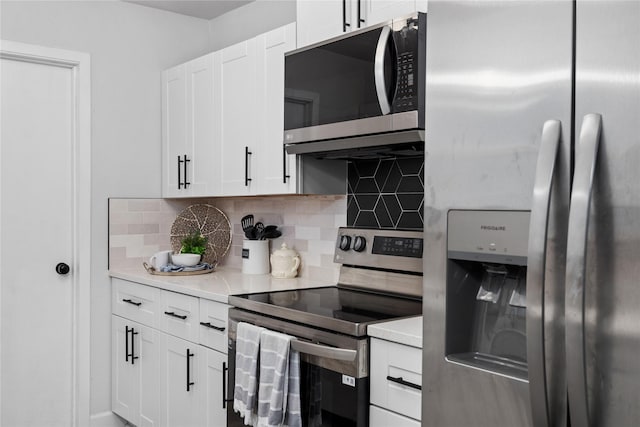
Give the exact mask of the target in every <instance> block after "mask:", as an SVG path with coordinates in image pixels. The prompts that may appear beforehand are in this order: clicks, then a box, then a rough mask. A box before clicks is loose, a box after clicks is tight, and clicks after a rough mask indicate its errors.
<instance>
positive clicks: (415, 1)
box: [296, 0, 427, 47]
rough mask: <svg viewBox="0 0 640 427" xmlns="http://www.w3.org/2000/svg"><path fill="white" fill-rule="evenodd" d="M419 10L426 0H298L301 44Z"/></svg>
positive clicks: (422, 8)
mask: <svg viewBox="0 0 640 427" xmlns="http://www.w3.org/2000/svg"><path fill="white" fill-rule="evenodd" d="M416 11H419V12H426V11H427V0H298V1H297V3H296V22H297V24H298V30H297V33H298V38H297V39H298V47H303V46H308V45H310V44H313V43H318V42H321V41H324V40H327V39H330V38H333V37H336V36H339V35H341V34H344V33H348V32H350V31H354V30H358V29H360V28H364V27H367V26H369V25H373V24H376V23H379V22H382V21H386V20H390V19H394V18H397V17H400V16H404V15H408V14H410V13H413V12H416Z"/></svg>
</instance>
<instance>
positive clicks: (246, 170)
mask: <svg viewBox="0 0 640 427" xmlns="http://www.w3.org/2000/svg"><path fill="white" fill-rule="evenodd" d="M252 154H253V153H252V152H251V151H249V147H247V146H245V147H244V186H245V187H248V186H249V182H251V178H249V156H250V155H252Z"/></svg>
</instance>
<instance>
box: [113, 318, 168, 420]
mask: <svg viewBox="0 0 640 427" xmlns="http://www.w3.org/2000/svg"><path fill="white" fill-rule="evenodd" d="M111 328H112V347H111V348H112V351H113V353H112V386H111V402H112V410H113V412H115V413H116V414H118V415H120V416H121V417H123V418H124V419H126V420H127V421H129V422H130V423H132V424H134V425H136V426H140V427H150V426H157V425H159V423H158V417H159V413H160V411H159V408H160V405H159V399H160V393H159V387H158V385H159V384H158V382H159V381H158V361H159V357H158V356H159V353H158V351H159V332H158V331H156V330H155V329H152V328H149V327H146V326H143V325H141V324H139V323H136V322H133V321H131V320H128V319H123V318H122V317H119V316H115V315H112V316H111Z"/></svg>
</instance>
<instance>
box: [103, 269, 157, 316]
mask: <svg viewBox="0 0 640 427" xmlns="http://www.w3.org/2000/svg"><path fill="white" fill-rule="evenodd" d="M111 283H112V286H113V288H112V292H111V296H112V297H111V298H112V301H111V310H112V312H113V314H117V315H118V316H121V317H124V318H127V319H130V320H133V321H136V322H138V323H141V324H143V325H146V326H151V327H156V328H157V327H158V313H159V304H160V292H161V291H160V289H157V288H153V287H151V286H145V285H140V284H138V283H133V282H128V281H126V280H121V279H115V278H114V279H111Z"/></svg>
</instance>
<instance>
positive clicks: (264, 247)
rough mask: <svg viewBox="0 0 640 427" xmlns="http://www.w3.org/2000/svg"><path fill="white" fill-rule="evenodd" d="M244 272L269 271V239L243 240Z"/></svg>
mask: <svg viewBox="0 0 640 427" xmlns="http://www.w3.org/2000/svg"><path fill="white" fill-rule="evenodd" d="M242 272H243V273H244V274H268V273H269V240H243V242H242Z"/></svg>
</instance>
